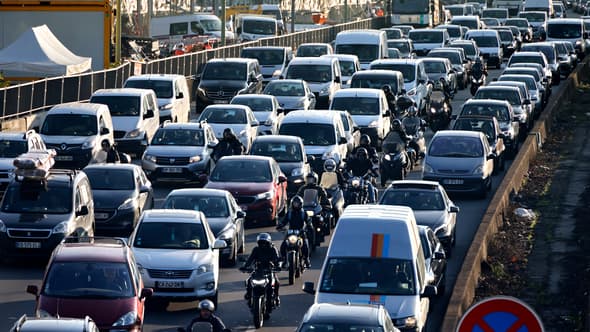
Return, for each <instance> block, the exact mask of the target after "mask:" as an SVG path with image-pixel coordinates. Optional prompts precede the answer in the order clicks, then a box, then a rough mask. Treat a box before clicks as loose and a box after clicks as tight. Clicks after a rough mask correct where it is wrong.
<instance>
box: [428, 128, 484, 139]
mask: <svg viewBox="0 0 590 332" xmlns="http://www.w3.org/2000/svg"><path fill="white" fill-rule="evenodd" d="M482 135H483V134H482V133H481V132H479V131H472V130H439V131H437V132H436V133H435V134H434V137H433V138H435V137H476V138H481V137H482Z"/></svg>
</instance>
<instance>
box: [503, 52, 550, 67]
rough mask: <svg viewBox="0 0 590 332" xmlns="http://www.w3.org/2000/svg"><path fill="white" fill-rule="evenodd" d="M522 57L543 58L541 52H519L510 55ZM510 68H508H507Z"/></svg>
mask: <svg viewBox="0 0 590 332" xmlns="http://www.w3.org/2000/svg"><path fill="white" fill-rule="evenodd" d="M523 56H543V53H542V52H541V51H520V52H516V53H514V54H512V56H511V57H523ZM508 68H510V67H508Z"/></svg>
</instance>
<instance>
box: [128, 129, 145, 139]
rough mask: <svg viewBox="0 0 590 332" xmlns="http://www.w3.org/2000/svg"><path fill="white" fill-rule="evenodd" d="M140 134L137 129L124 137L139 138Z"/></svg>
mask: <svg viewBox="0 0 590 332" xmlns="http://www.w3.org/2000/svg"><path fill="white" fill-rule="evenodd" d="M141 134H142V132H141V130H139V129H133V130H132V131H130V132H128V133H127V135H125V136H126V137H127V138H136V137H139V136H140V135H141Z"/></svg>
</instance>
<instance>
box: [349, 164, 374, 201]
mask: <svg viewBox="0 0 590 332" xmlns="http://www.w3.org/2000/svg"><path fill="white" fill-rule="evenodd" d="M345 174H346V175H347V180H346V185H345V187H344V206H348V205H350V204H368V203H369V181H371V179H372V177H371V175H370V174H369V173H367V174H365V175H364V176H355V175H352V172H350V171H349V172H347V173H345ZM375 197H377V196H375Z"/></svg>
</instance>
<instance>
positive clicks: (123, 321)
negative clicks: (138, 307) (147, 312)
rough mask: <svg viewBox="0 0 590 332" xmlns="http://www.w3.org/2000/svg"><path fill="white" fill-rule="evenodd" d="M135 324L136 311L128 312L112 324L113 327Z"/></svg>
mask: <svg viewBox="0 0 590 332" xmlns="http://www.w3.org/2000/svg"><path fill="white" fill-rule="evenodd" d="M135 322H137V312H136V311H129V312H128V313H126V314H124V315H123V316H121V317H119V319H117V321H115V322H114V323H113V326H127V325H133V324H135Z"/></svg>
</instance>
